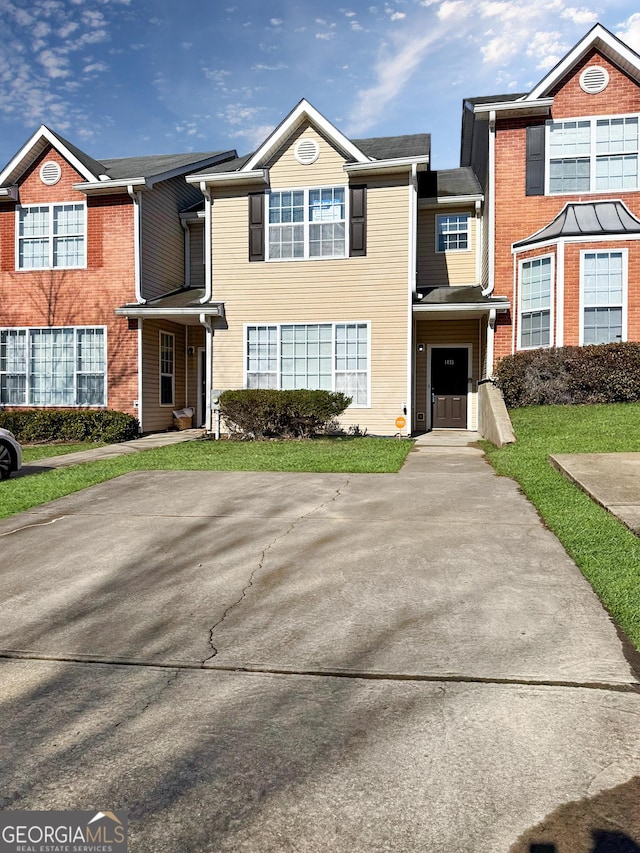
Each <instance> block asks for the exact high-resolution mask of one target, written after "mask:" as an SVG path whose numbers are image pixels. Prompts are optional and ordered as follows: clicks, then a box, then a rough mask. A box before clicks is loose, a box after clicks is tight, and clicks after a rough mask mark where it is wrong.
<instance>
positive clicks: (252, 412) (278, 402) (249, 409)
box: [220, 388, 351, 438]
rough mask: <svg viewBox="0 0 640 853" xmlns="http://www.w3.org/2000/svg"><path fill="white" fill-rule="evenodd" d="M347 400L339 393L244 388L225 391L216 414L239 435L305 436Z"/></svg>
mask: <svg viewBox="0 0 640 853" xmlns="http://www.w3.org/2000/svg"><path fill="white" fill-rule="evenodd" d="M350 403H351V397H347V396H346V395H345V394H342V393H340V392H332V391H309V390H295V391H275V390H270V389H269V390H267V389H258V388H246V389H243V390H240V391H225V392H224V393H223V394H222V395H221V397H220V413H221V415H222V417H223V418H224V420H225V423H226V424H227V426H228V428H229V430H230V432H231V434H232V435H235V436H236V437H239V438H276V437H277V438H293V437H297V438H309V437H311V436H313V435H316V434H317V433H319V432H321V431H322V430H323V429H324V428H325V427H326V426H327V425H328V424H329V423H330V422H331V421H332V420H333V419H334V418H337V417H338V416H339V415H341V414H342V413H343V412H344V410H345V409H346V408H347V406H348V405H349V404H350Z"/></svg>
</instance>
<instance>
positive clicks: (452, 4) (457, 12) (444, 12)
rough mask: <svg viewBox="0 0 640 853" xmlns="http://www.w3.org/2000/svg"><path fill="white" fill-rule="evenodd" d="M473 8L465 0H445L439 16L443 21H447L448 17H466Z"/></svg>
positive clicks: (439, 10)
mask: <svg viewBox="0 0 640 853" xmlns="http://www.w3.org/2000/svg"><path fill="white" fill-rule="evenodd" d="M470 11H471V9H470V7H469V4H468V3H466V2H465V0H444V3H442V4H441V6H440V8H439V9H438V17H439V18H440V20H441V21H446V20H447V19H448V18H456V19H459V18H460V17H463V18H464V17H466V16H467V15H468V14H469V13H470Z"/></svg>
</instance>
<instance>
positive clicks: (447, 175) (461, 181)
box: [418, 166, 482, 198]
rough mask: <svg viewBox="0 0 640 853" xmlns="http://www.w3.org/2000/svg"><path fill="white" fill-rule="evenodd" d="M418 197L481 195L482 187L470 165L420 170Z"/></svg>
mask: <svg viewBox="0 0 640 853" xmlns="http://www.w3.org/2000/svg"><path fill="white" fill-rule="evenodd" d="M418 195H419V197H420V198H446V197H451V196H465V195H482V187H481V186H480V182H479V181H478V179H477V177H476V175H475V173H474V171H473V169H472V168H471V167H470V166H461V167H460V168H459V169H438V170H434V171H431V172H421V173H420V175H419V176H418Z"/></svg>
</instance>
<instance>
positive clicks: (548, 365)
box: [496, 343, 640, 409]
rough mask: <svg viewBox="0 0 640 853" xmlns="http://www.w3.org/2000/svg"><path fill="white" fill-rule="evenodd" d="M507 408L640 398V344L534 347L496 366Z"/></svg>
mask: <svg viewBox="0 0 640 853" xmlns="http://www.w3.org/2000/svg"><path fill="white" fill-rule="evenodd" d="M496 379H497V384H498V387H499V388H500V389H501V391H502V393H503V395H504V399H505V402H506V404H507V406H508V407H509V408H511V409H515V408H518V407H520V406H539V405H553V404H558V403H560V404H562V403H568V404H572V403H574V404H577V403H631V402H637V401H640V344H638V343H616V344H596V345H593V346H586V347H558V348H557V349H556V348H550V349H537V350H528V351H526V352H519V353H516V354H515V355H510V356H507V357H506V358H503V359H502V360H501V361H500V362H499V364H498V366H497V370H496Z"/></svg>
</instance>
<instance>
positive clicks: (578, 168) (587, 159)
mask: <svg viewBox="0 0 640 853" xmlns="http://www.w3.org/2000/svg"><path fill="white" fill-rule="evenodd" d="M548 128H549V136H548V160H549V193H551V194H554V193H573V192H598V191H600V192H605V191H607V190H637V189H638V116H617V117H614V118H592V119H591V118H590V119H577V120H572V121H555V122H550V123H549V125H548Z"/></svg>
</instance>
